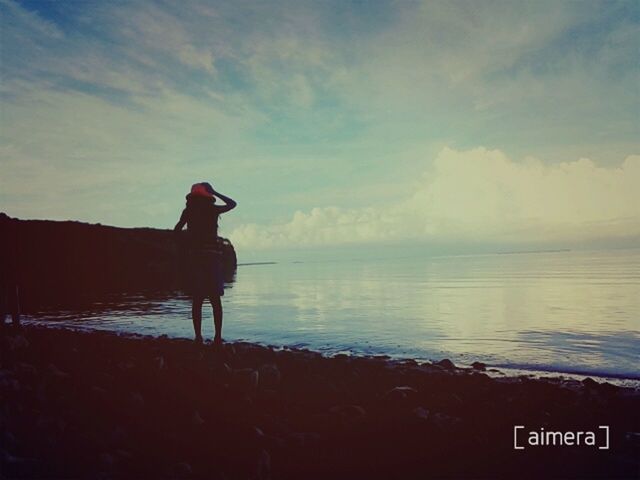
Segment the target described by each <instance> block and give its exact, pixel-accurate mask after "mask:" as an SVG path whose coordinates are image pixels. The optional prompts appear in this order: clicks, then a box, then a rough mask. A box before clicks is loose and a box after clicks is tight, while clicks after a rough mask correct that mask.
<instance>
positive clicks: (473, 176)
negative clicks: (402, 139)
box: [230, 148, 640, 249]
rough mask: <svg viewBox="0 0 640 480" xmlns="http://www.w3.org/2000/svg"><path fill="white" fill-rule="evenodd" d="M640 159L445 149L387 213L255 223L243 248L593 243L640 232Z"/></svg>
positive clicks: (328, 210)
mask: <svg viewBox="0 0 640 480" xmlns="http://www.w3.org/2000/svg"><path fill="white" fill-rule="evenodd" d="M638 185H640V155H631V156H629V157H627V158H626V159H625V160H624V162H623V163H622V164H621V165H620V166H619V167H614V168H602V167H599V166H597V165H596V164H595V163H594V162H592V161H591V160H588V159H584V158H583V159H579V160H576V161H572V162H566V163H561V164H556V165H545V164H544V163H542V162H541V161H540V160H537V159H534V158H528V159H525V161H523V162H514V161H513V160H511V159H509V158H508V157H507V156H506V155H505V154H504V153H502V152H501V151H499V150H487V149H485V148H476V149H473V150H468V151H456V150H453V149H451V148H445V149H443V150H442V151H441V152H440V154H439V155H438V156H437V158H436V159H435V160H434V162H433V163H432V165H431V167H430V168H429V169H428V170H427V171H426V172H425V174H424V175H423V177H422V179H421V181H420V182H418V183H417V184H416V185H415V187H414V189H413V191H412V193H411V194H410V195H409V196H408V197H407V198H406V199H404V200H402V201H400V202H398V203H396V204H393V205H390V206H388V207H379V208H363V209H343V208H338V207H323V208H314V209H312V210H311V211H310V212H300V211H298V212H296V213H295V214H294V215H293V218H292V219H291V220H290V221H289V222H287V223H284V224H279V225H270V226H260V225H256V224H248V225H244V226H241V227H239V228H237V229H235V230H234V231H233V232H232V234H231V235H230V237H231V239H232V240H233V242H234V244H235V245H236V246H237V247H239V248H245V249H261V248H276V247H290V246H322V245H341V244H349V243H369V242H399V241H406V240H427V241H428V240H433V241H450V240H455V241H460V242H514V243H531V242H534V243H535V242H538V243H543V242H583V241H589V240H596V239H607V238H630V237H634V236H640V190H638V188H637V186H638Z"/></svg>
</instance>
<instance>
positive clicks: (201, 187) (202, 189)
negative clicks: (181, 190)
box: [191, 182, 213, 198]
mask: <svg viewBox="0 0 640 480" xmlns="http://www.w3.org/2000/svg"><path fill="white" fill-rule="evenodd" d="M191 195H196V196H200V197H208V198H213V187H212V186H211V184H210V183H208V182H200V183H194V184H193V185H191Z"/></svg>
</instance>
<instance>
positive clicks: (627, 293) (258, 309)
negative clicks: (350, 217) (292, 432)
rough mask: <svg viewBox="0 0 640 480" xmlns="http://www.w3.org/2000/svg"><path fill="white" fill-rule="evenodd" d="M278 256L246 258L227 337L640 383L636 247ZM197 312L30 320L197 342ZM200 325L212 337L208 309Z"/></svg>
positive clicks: (134, 307) (170, 299) (126, 309)
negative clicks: (193, 317)
mask: <svg viewBox="0 0 640 480" xmlns="http://www.w3.org/2000/svg"><path fill="white" fill-rule="evenodd" d="M280 257H281V258H278V259H277V260H273V261H272V259H270V258H269V255H268V253H265V254H264V256H263V259H262V260H263V261H261V262H245V263H243V259H242V256H240V258H239V262H240V264H239V266H238V269H237V273H236V276H235V279H234V281H233V282H230V283H228V284H227V285H226V288H225V295H224V297H223V306H224V331H223V337H224V338H225V340H226V341H239V340H242V341H250V342H257V343H261V344H264V345H272V346H275V347H278V348H286V347H297V348H308V349H311V350H315V351H319V352H322V353H323V354H326V355H334V354H338V353H344V354H347V355H387V356H389V357H391V358H412V359H415V360H418V361H433V360H440V359H443V358H448V359H450V360H452V361H453V362H454V363H456V364H457V365H463V366H464V365H470V364H472V363H473V362H482V363H485V364H486V365H487V366H488V367H487V368H495V369H498V370H499V372H501V373H502V372H504V371H506V372H520V371H525V372H538V373H543V374H544V373H553V374H568V375H584V376H587V375H589V376H595V377H604V378H617V379H631V380H632V381H637V380H639V379H640V249H620V250H609V251H586V250H583V251H545V252H500V253H493V254H481V255H430V254H429V253H428V252H426V253H425V252H420V251H413V252H411V253H410V254H405V255H403V254H401V253H400V254H398V253H396V254H393V253H388V252H387V253H386V254H380V255H355V254H354V255H351V256H350V255H340V256H335V257H334V256H331V255H326V256H321V257H317V256H315V257H314V256H307V255H305V254H304V252H293V253H291V254H290V255H288V256H287V255H285V256H280ZM190 309H191V306H190V301H189V298H188V297H186V296H184V295H183V294H182V293H181V292H174V291H170V292H166V291H165V292H131V293H128V294H118V295H110V296H107V297H102V298H99V299H92V300H90V301H87V302H85V303H83V304H79V305H75V306H73V307H68V306H67V307H60V306H49V307H43V308H41V309H39V310H38V311H36V312H34V313H33V314H31V315H29V316H28V318H27V319H26V321H27V322H29V323H31V322H34V323H46V324H48V325H55V326H62V327H65V328H75V329H99V330H112V331H117V332H121V333H122V334H144V335H154V336H159V335H168V336H170V337H180V338H191V337H193V327H192V324H191V319H190V314H191V313H190ZM203 333H204V335H205V337H208V338H209V339H210V338H212V336H213V321H212V313H211V308H209V307H208V306H207V305H206V304H205V308H204V312H203Z"/></svg>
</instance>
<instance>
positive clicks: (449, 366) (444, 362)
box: [436, 358, 456, 370]
mask: <svg viewBox="0 0 640 480" xmlns="http://www.w3.org/2000/svg"><path fill="white" fill-rule="evenodd" d="M436 365H438V366H440V367H442V368H444V369H446V370H453V369H454V368H456V366H455V364H454V363H453V362H452V361H451V360H449V359H448V358H444V359H442V360H440V361H439V362H436Z"/></svg>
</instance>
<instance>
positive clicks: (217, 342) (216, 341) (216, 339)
mask: <svg viewBox="0 0 640 480" xmlns="http://www.w3.org/2000/svg"><path fill="white" fill-rule="evenodd" d="M222 342H223V340H222V337H221V336H219V335H216V336H215V337H214V338H213V345H214V346H220V345H222Z"/></svg>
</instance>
